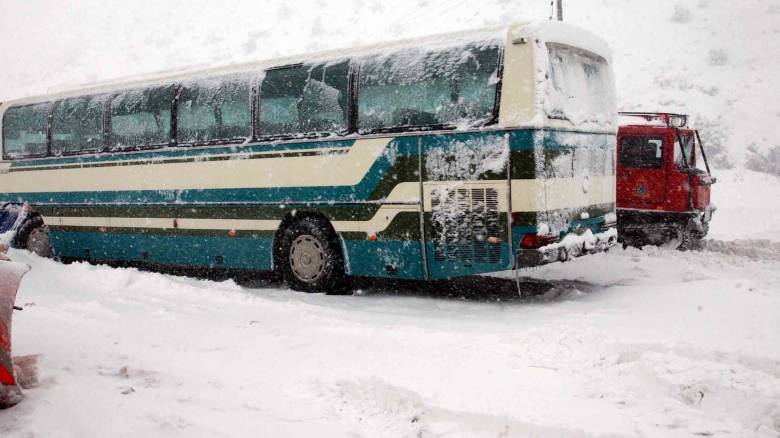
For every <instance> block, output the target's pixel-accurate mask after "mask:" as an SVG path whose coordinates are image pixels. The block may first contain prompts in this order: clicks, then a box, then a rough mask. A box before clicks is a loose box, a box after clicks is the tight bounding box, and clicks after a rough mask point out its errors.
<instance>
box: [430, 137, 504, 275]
mask: <svg viewBox="0 0 780 438" xmlns="http://www.w3.org/2000/svg"><path fill="white" fill-rule="evenodd" d="M453 137H454V138H453ZM460 137H465V138H463V139H461V138H460ZM421 141H422V143H423V145H422V147H421V153H422V163H423V164H422V166H421V167H422V169H421V170H422V171H421V178H422V182H421V189H422V192H423V205H422V207H423V211H424V215H423V217H424V222H425V223H424V239H425V248H426V252H427V257H426V259H427V266H428V275H429V278H430V279H434V280H435V279H442V278H453V277H460V276H466V275H474V274H481V273H487V272H495V271H501V270H504V269H507V268H508V267H509V266H510V265H511V259H510V254H511V251H510V242H509V241H508V236H509V233H508V232H507V230H508V227H507V224H508V215H507V211H508V208H509V205H508V204H509V199H508V198H509V197H508V195H509V181H508V179H507V169H508V166H509V153H508V150H507V147H506V142H505V139H504V138H503V136H500V135H486V134H482V135H474V134H471V135H468V136H466V135H453V136H430V137H423V138H422V139H421Z"/></svg>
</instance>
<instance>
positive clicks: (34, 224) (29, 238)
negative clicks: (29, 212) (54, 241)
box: [15, 216, 52, 258]
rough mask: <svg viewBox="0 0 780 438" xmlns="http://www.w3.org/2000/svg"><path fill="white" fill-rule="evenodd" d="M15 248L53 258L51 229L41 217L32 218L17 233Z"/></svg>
mask: <svg viewBox="0 0 780 438" xmlns="http://www.w3.org/2000/svg"><path fill="white" fill-rule="evenodd" d="M15 243H16V244H15V246H16V247H17V248H19V249H26V250H28V251H31V252H33V253H35V254H37V255H38V256H40V257H46V258H48V257H51V256H52V250H51V245H50V244H49V229H48V228H47V227H46V225H45V224H44V223H43V219H41V217H40V216H30V217H29V218H27V220H26V221H24V223H23V224H22V226H21V227H19V230H18V231H17V232H16V239H15Z"/></svg>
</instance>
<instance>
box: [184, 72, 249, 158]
mask: <svg viewBox="0 0 780 438" xmlns="http://www.w3.org/2000/svg"><path fill="white" fill-rule="evenodd" d="M251 96H252V92H251V85H250V80H249V79H241V78H238V77H224V78H215V79H206V80H202V81H198V82H191V83H185V84H184V85H183V87H182V89H181V92H180V94H179V106H178V110H177V114H178V125H177V129H178V134H177V140H178V142H179V143H198V142H209V141H218V140H224V141H227V140H243V139H246V138H248V137H251V136H252V97H251Z"/></svg>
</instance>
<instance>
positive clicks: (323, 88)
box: [260, 62, 349, 137]
mask: <svg viewBox="0 0 780 438" xmlns="http://www.w3.org/2000/svg"><path fill="white" fill-rule="evenodd" d="M348 107H349V62H341V63H338V64H319V65H314V66H312V65H297V66H290V67H283V68H277V69H272V70H268V71H266V73H265V78H264V79H263V82H262V85H261V86H260V135H261V136H264V137H269V136H270V137H274V136H285V135H296V134H318V133H341V132H344V131H346V129H347V121H348V117H347V114H348Z"/></svg>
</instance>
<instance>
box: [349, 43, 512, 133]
mask: <svg viewBox="0 0 780 438" xmlns="http://www.w3.org/2000/svg"><path fill="white" fill-rule="evenodd" d="M498 66H499V48H498V47H497V46H495V45H488V46H467V47H463V46H460V47H455V48H450V49H447V50H439V51H421V50H417V49H409V50H405V51H402V52H397V53H393V54H389V55H381V56H375V57H371V58H368V59H366V60H365V61H363V63H362V64H361V68H360V83H359V91H358V128H359V130H360V131H362V132H367V131H373V130H381V129H403V128H408V127H425V126H441V125H449V126H452V125H461V124H466V125H472V126H474V125H483V124H486V123H488V122H490V121H491V120H492V119H493V111H494V108H495V103H496V86H497V83H498Z"/></svg>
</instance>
